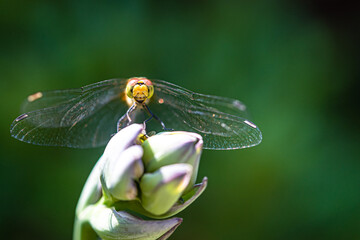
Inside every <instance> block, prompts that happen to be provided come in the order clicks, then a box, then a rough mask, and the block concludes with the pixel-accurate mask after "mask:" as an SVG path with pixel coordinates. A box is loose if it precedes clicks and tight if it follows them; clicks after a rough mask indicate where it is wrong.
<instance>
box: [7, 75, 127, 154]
mask: <svg viewBox="0 0 360 240" xmlns="http://www.w3.org/2000/svg"><path fill="white" fill-rule="evenodd" d="M126 83H127V80H126V79H110V80H106V81H102V82H99V83H94V84H91V85H88V86H85V87H82V88H79V89H69V90H56V91H49V92H40V93H36V94H33V95H30V96H29V97H28V99H27V100H26V102H25V103H24V105H23V109H24V111H25V112H26V113H25V114H23V115H21V116H19V117H18V118H16V119H15V120H14V122H13V123H12V125H11V129H10V132H11V135H12V136H13V137H14V138H16V139H19V140H21V141H24V142H28V143H32V144H37V145H46V146H66V147H75V148H88V147H97V146H101V145H104V144H106V143H107V141H108V140H109V139H110V137H111V135H112V134H113V133H115V132H116V123H117V121H118V120H119V118H121V116H122V115H123V114H124V113H125V112H126V110H127V109H128V106H127V105H126V104H125V102H124V101H123V100H124V99H123V98H124V89H125V87H126Z"/></svg>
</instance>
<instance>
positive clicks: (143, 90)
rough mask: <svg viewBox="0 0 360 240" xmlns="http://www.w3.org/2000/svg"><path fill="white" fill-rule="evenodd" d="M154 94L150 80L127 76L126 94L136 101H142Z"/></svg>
mask: <svg viewBox="0 0 360 240" xmlns="http://www.w3.org/2000/svg"><path fill="white" fill-rule="evenodd" d="M153 94H154V86H153V84H152V82H151V81H150V80H149V79H147V78H144V77H134V78H129V80H128V83H127V85H126V95H127V96H128V97H129V98H130V99H134V100H135V102H137V103H143V102H144V101H146V100H147V99H150V98H151V97H152V96H153Z"/></svg>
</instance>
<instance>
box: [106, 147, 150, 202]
mask: <svg viewBox="0 0 360 240" xmlns="http://www.w3.org/2000/svg"><path fill="white" fill-rule="evenodd" d="M142 154H143V150H142V148H141V147H140V146H138V145H136V146H131V147H129V148H128V149H126V150H124V151H123V152H122V153H121V154H120V155H119V157H118V159H116V158H114V159H112V158H111V159H108V161H107V163H106V165H105V167H104V169H103V174H102V178H103V182H104V183H105V187H106V189H107V190H108V194H110V195H111V197H113V198H115V199H118V200H134V199H135V198H136V197H137V194H138V191H137V185H136V182H135V181H138V180H139V178H140V177H141V176H142V174H143V173H144V166H143V163H142V161H141V157H142Z"/></svg>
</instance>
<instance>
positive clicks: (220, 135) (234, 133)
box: [149, 80, 262, 149]
mask: <svg viewBox="0 0 360 240" xmlns="http://www.w3.org/2000/svg"><path fill="white" fill-rule="evenodd" d="M152 81H153V84H154V87H155V94H154V97H153V98H152V100H151V102H150V103H149V107H150V109H151V111H152V112H153V113H154V114H155V115H157V116H158V117H159V118H160V119H161V120H162V121H163V122H164V123H165V125H166V127H167V128H172V129H175V130H184V131H191V132H197V133H199V134H200V135H202V136H203V138H204V148H206V149H240V148H247V147H251V146H255V145H257V144H259V143H260V142H261V140H262V135H261V132H260V130H259V128H258V127H257V126H256V125H255V124H254V123H252V122H250V121H249V120H247V119H246V116H247V113H246V107H245V105H244V104H242V103H241V102H240V101H238V100H234V99H230V98H223V97H218V96H210V95H203V94H198V93H194V92H191V91H189V90H187V89H185V88H182V87H179V86H176V85H175V84H171V83H168V82H165V81H161V80H152Z"/></svg>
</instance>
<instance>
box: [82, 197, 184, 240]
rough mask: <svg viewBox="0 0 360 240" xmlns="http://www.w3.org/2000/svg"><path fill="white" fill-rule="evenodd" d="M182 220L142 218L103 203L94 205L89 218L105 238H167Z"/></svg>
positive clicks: (96, 230)
mask: <svg viewBox="0 0 360 240" xmlns="http://www.w3.org/2000/svg"><path fill="white" fill-rule="evenodd" d="M181 222H182V219H181V218H171V219H166V220H142V219H140V218H138V217H135V216H133V215H131V214H129V213H127V212H125V211H116V210H115V209H114V208H109V207H107V206H105V205H102V204H98V205H95V206H94V207H93V209H92V213H91V217H90V219H89V223H90V225H91V227H92V229H93V230H94V231H95V232H96V233H97V235H98V236H99V237H100V238H101V239H104V240H114V239H119V240H126V239H129V240H130V239H137V240H152V239H153V240H155V239H160V238H163V237H165V238H166V237H167V236H169V235H171V233H173V232H174V231H175V229H176V228H177V227H178V226H179V225H180V224H181ZM165 238H164V239H165Z"/></svg>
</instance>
